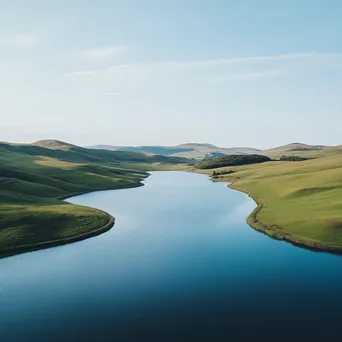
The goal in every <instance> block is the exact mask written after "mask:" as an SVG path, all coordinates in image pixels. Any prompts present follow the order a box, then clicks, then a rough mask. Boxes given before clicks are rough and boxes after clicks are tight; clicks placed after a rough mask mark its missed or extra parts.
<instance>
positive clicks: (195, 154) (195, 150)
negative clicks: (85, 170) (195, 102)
mask: <svg viewBox="0 0 342 342" xmlns="http://www.w3.org/2000/svg"><path fill="white" fill-rule="evenodd" d="M88 148H90V149H106V150H111V151H129V152H142V153H146V154H159V155H163V156H172V157H182V158H192V159H193V158H195V159H202V158H205V157H206V156H208V155H209V156H210V155H215V154H216V155H217V154H218V153H220V154H222V155H229V154H256V153H260V152H261V151H260V150H258V149H255V148H249V147H232V148H223V147H217V146H215V145H212V144H199V143H187V144H181V145H177V146H137V147H133V146H110V145H96V146H91V147H88Z"/></svg>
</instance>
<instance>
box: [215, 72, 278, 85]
mask: <svg viewBox="0 0 342 342" xmlns="http://www.w3.org/2000/svg"><path fill="white" fill-rule="evenodd" d="M284 74H285V72H284V70H280V69H275V70H262V71H254V72H246V73H237V74H232V75H230V76H228V77H226V78H218V79H217V83H227V82H232V81H245V80H246V81H248V80H257V79H260V78H272V77H278V76H281V75H284Z"/></svg>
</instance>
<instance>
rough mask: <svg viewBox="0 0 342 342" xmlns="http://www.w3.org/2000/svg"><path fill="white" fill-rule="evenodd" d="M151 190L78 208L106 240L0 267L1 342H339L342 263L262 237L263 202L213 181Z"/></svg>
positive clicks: (112, 194) (157, 182) (104, 195)
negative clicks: (254, 216)
mask: <svg viewBox="0 0 342 342" xmlns="http://www.w3.org/2000/svg"><path fill="white" fill-rule="evenodd" d="M145 184H146V186H144V187H141V188H135V189H125V190H115V191H103V192H97V193H92V194H87V195H82V196H79V197H74V198H72V199H70V202H72V203H77V204H82V205H87V206H92V207H96V208H101V209H103V210H105V211H107V212H109V213H111V214H112V215H114V216H115V217H116V225H115V226H114V228H113V229H112V230H110V231H109V232H108V233H105V234H103V235H101V236H98V237H95V238H92V239H89V240H85V241H82V242H78V243H75V244H71V245H66V246H62V247H56V248H51V249H46V250H42V251H37V252H33V253H27V254H22V255H18V256H14V257H10V258H6V259H1V260H0V341H1V342H7V341H11V342H12V341H15V342H17V341H21V342H23V341H25V342H26V341H29V342H31V341H32V342H33V341H34V342H39V341H64V342H69V341H119V342H120V341H175V342H178V341H280V340H289V339H291V340H292V341H297V340H298V341H299V340H300V341H304V340H307V339H311V341H312V340H317V341H323V340H324V341H328V340H329V341H330V340H331V341H338V340H340V337H341V336H342V333H341V329H340V324H341V319H342V259H341V257H340V256H336V255H330V254H326V253H315V252H311V251H308V250H304V249H300V248H298V247H294V246H292V245H290V244H288V243H285V242H281V241H276V240H273V239H271V238H269V237H267V236H265V235H263V234H261V233H258V232H256V231H254V230H253V229H251V228H250V227H249V226H248V225H247V224H246V223H245V219H246V216H247V215H248V214H249V213H250V212H251V211H252V210H253V209H254V207H255V203H254V202H253V201H252V200H251V199H250V198H249V197H248V196H246V195H244V194H242V193H239V192H236V191H233V190H230V189H227V187H226V184H223V183H212V182H210V181H209V180H208V177H207V176H203V175H196V174H189V173H182V172H152V176H151V177H149V178H148V179H147V180H146V181H145ZM341 338H342V337H341Z"/></svg>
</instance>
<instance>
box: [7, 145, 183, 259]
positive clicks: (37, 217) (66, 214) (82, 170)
mask: <svg viewBox="0 0 342 342" xmlns="http://www.w3.org/2000/svg"><path fill="white" fill-rule="evenodd" d="M185 163H188V160H186V159H182V158H168V157H164V156H146V155H145V154H141V153H135V152H115V151H114V152H112V151H103V150H89V149H85V148H82V147H79V146H75V145H71V144H67V143H64V142H60V141H55V140H48V141H40V142H37V143H34V144H29V145H19V144H18V145H14V144H7V143H1V144H0V190H1V191H0V255H9V254H13V253H18V252H21V251H26V250H32V249H36V248H41V247H47V246H53V245H58V244H62V243H67V242H72V241H77V240H79V239H83V238H86V237H89V236H93V235H95V234H99V233H101V232H104V231H106V230H108V229H109V228H110V227H111V226H112V225H113V224H114V219H113V218H112V217H111V216H110V215H108V214H107V213H104V212H102V211H100V210H96V209H91V208H85V207H81V206H76V205H72V204H69V203H67V202H64V201H63V200H62V199H63V198H66V197H70V196H72V195H74V194H80V193H85V192H89V191H94V190H104V189H117V188H125V187H135V186H140V185H141V184H142V183H141V180H142V179H143V178H145V177H147V173H146V172H145V170H149V169H156V168H164V167H165V168H166V167H169V165H178V164H185Z"/></svg>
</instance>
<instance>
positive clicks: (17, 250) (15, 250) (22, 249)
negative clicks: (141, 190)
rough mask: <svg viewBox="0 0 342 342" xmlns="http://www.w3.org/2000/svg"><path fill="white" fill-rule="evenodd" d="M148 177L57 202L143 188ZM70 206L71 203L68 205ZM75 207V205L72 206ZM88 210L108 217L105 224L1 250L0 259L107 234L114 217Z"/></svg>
mask: <svg viewBox="0 0 342 342" xmlns="http://www.w3.org/2000/svg"><path fill="white" fill-rule="evenodd" d="M149 176H150V174H149V173H147V175H146V177H145V178H143V179H141V180H140V181H139V183H138V184H134V185H132V186H121V187H114V188H109V189H97V190H93V191H85V192H80V193H73V194H69V195H67V196H62V197H59V198H58V199H59V200H63V201H66V200H67V199H69V198H72V197H75V196H80V195H85V194H89V193H92V192H97V191H110V190H122V189H134V188H138V187H141V186H144V185H145V184H144V183H142V180H144V179H146V178H148V177H149ZM66 202H67V203H69V202H68V201H66ZM69 204H72V203H69ZM73 205H75V204H73ZM85 208H88V209H93V210H97V211H99V212H102V213H104V214H106V215H107V217H108V221H107V223H106V224H104V225H103V226H101V227H98V228H95V229H93V230H89V232H86V233H82V234H80V235H76V236H71V237H68V238H63V239H57V240H51V241H44V242H38V243H34V244H27V245H20V246H13V247H8V248H6V247H5V248H2V249H1V251H0V259H1V258H7V257H11V256H14V255H18V254H22V253H28V252H34V251H38V250H41V249H46V248H52V247H58V246H63V245H67V244H70V243H75V242H79V241H83V240H86V239H89V238H92V237H95V236H98V235H101V234H103V233H106V232H108V231H109V230H110V229H111V228H113V226H114V224H115V217H114V216H112V215H110V214H109V213H107V212H105V211H103V210H100V209H97V208H92V207H85Z"/></svg>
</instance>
